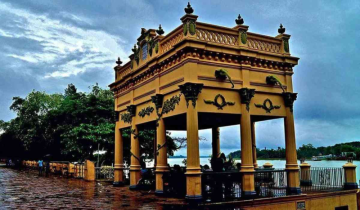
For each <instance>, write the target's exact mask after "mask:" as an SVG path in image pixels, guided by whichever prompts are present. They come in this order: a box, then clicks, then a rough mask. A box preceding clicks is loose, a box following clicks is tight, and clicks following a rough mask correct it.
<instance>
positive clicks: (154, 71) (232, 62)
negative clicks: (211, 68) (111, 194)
mask: <svg viewBox="0 0 360 210" xmlns="http://www.w3.org/2000/svg"><path fill="white" fill-rule="evenodd" d="M191 58H195V60H194V59H191ZM196 58H198V59H200V60H198V59H196ZM212 60H214V61H217V62H218V61H222V62H223V63H212V62H211V61H212ZM187 62H196V63H201V64H211V65H215V66H218V67H225V68H239V69H241V68H244V67H241V66H237V65H238V64H247V65H250V67H248V69H249V70H251V71H258V72H267V73H271V74H277V75H292V74H293V71H292V68H293V66H294V64H290V63H282V62H277V61H271V60H265V59H258V58H253V57H245V56H240V55H231V54H224V53H218V52H212V51H205V50H196V49H191V48H190V49H184V50H180V51H178V52H177V53H176V54H174V55H173V56H170V57H169V58H167V59H166V60H164V61H162V62H160V63H159V64H157V65H154V66H152V67H150V68H149V69H148V70H146V71H144V72H143V73H140V74H138V75H137V76H135V77H133V78H129V79H128V80H127V81H126V82H125V83H123V84H121V85H119V86H118V87H114V88H112V90H113V91H114V92H115V94H116V95H117V94H119V93H121V92H124V91H127V90H130V89H133V88H135V87H140V86H138V85H139V84H140V83H144V82H147V81H149V80H150V81H153V80H154V79H156V78H157V77H159V76H163V75H165V74H167V73H170V72H171V71H174V70H176V69H177V68H179V67H181V66H182V65H184V64H186V63H187ZM254 67H261V69H258V68H254ZM267 69H269V70H267ZM138 71H139V69H138ZM134 72H137V71H129V73H128V75H129V76H130V75H131V74H133V73H134ZM128 75H125V76H128ZM125 76H123V78H124V77H125ZM119 81H121V80H118V81H117V82H115V84H113V85H116V83H118V82H119ZM150 81H149V82H150ZM140 85H142V84H140Z"/></svg>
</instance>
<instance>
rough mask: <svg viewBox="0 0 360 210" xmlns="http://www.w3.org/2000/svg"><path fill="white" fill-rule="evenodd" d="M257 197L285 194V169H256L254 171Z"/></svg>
mask: <svg viewBox="0 0 360 210" xmlns="http://www.w3.org/2000/svg"><path fill="white" fill-rule="evenodd" d="M254 177H255V191H256V195H257V197H282V196H286V188H287V175H286V171H285V170H265V169H263V170H258V171H255V173H254Z"/></svg>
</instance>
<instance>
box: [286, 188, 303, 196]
mask: <svg viewBox="0 0 360 210" xmlns="http://www.w3.org/2000/svg"><path fill="white" fill-rule="evenodd" d="M286 194H287V195H300V194H301V188H300V187H288V188H287V189H286Z"/></svg>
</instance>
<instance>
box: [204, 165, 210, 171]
mask: <svg viewBox="0 0 360 210" xmlns="http://www.w3.org/2000/svg"><path fill="white" fill-rule="evenodd" d="M203 169H204V171H211V169H210V167H209V166H208V165H207V164H205V165H204V167H203Z"/></svg>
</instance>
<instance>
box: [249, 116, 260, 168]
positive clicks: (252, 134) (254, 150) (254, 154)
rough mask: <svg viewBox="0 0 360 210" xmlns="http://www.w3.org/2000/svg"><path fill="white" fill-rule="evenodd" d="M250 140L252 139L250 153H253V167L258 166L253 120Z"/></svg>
mask: <svg viewBox="0 0 360 210" xmlns="http://www.w3.org/2000/svg"><path fill="white" fill-rule="evenodd" d="M251 140H252V155H253V163H254V168H259V166H258V164H257V157H256V139H255V122H252V123H251Z"/></svg>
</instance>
